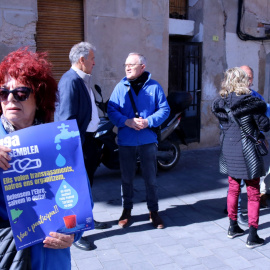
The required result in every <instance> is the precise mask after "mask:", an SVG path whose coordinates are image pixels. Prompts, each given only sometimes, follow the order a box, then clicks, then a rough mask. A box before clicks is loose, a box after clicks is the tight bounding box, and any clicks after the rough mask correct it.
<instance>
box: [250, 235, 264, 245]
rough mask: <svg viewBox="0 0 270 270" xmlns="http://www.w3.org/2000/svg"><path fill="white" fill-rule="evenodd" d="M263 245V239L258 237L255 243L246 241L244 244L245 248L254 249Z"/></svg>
mask: <svg viewBox="0 0 270 270" xmlns="http://www.w3.org/2000/svg"><path fill="white" fill-rule="evenodd" d="M263 244H264V239H262V238H260V237H259V236H258V238H257V239H256V241H253V242H252V241H249V240H248V239H247V243H246V247H247V248H255V247H260V246H262V245H263Z"/></svg>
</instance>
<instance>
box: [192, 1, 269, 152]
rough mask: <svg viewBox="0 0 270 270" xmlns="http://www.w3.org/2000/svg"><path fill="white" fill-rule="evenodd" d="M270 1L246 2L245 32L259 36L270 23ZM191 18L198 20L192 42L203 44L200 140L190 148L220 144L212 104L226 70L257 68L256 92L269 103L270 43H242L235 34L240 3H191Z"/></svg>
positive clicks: (254, 86) (243, 26)
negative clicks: (263, 24) (260, 26)
mask: <svg viewBox="0 0 270 270" xmlns="http://www.w3.org/2000/svg"><path fill="white" fill-rule="evenodd" d="M267 1H268V0H254V1H253V0H252V1H251V0H250V1H244V2H245V18H244V24H243V25H242V28H243V30H244V31H245V32H246V33H248V34H250V35H254V36H257V37H259V36H260V32H259V31H261V29H258V24H259V23H260V22H263V23H265V24H266V25H267V24H270V6H269V4H268V2H269V1H268V2H267ZM189 8H190V12H189V15H190V16H189V19H190V20H194V21H195V35H194V38H193V41H201V42H203V59H202V99H201V141H200V143H199V144H198V143H193V144H191V145H189V148H201V147H208V146H215V145H218V144H219V128H218V122H217V119H216V118H215V117H214V116H213V114H212V113H211V104H212V102H213V100H214V99H215V98H216V97H217V96H218V92H219V89H220V83H221V80H222V79H223V73H224V71H225V70H226V69H228V68H231V67H235V66H241V65H250V66H251V67H252V68H253V69H254V82H253V89H255V90H256V91H258V92H259V93H260V94H262V95H263V96H264V98H265V99H266V101H268V102H270V99H269V97H270V95H269V93H270V80H269V77H270V62H269V61H270V40H268V41H251V40H248V41H243V40H241V39H239V37H238V36H237V33H236V27H237V15H238V1H236V0H218V1H217V0H191V1H190V7H189Z"/></svg>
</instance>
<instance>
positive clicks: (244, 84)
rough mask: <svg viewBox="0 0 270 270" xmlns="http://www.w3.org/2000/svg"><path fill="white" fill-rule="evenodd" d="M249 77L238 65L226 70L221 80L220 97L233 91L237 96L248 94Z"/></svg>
mask: <svg viewBox="0 0 270 270" xmlns="http://www.w3.org/2000/svg"><path fill="white" fill-rule="evenodd" d="M248 86H249V78H248V75H247V74H246V72H245V71H243V70H242V69H241V68H239V67H234V68H230V69H228V70H226V72H225V73H224V79H223V81H222V82H221V90H220V92H219V94H220V95H221V96H222V97H227V96H228V95H229V94H230V93H233V92H235V94H236V95H237V96H240V95H248V94H250V93H251V91H250V90H249V87H248Z"/></svg>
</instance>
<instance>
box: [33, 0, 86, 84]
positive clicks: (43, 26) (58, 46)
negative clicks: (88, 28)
mask: <svg viewBox="0 0 270 270" xmlns="http://www.w3.org/2000/svg"><path fill="white" fill-rule="evenodd" d="M83 21H84V20H83V0H57V1H56V0H38V22H37V36H36V45H37V51H47V52H48V53H49V60H50V61H51V62H52V64H53V75H54V77H55V79H56V80H57V81H59V79H60V78H61V76H62V75H63V73H65V72H66V71H67V70H68V69H69V68H70V61H69V58H68V56H69V52H70V49H71V48H72V46H73V45H74V44H76V43H78V42H81V41H84V27H83Z"/></svg>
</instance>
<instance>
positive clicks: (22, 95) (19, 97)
mask: <svg viewBox="0 0 270 270" xmlns="http://www.w3.org/2000/svg"><path fill="white" fill-rule="evenodd" d="M32 92H33V90H32V89H31V88H29V87H25V86H20V87H17V88H15V89H13V90H8V89H6V88H5V87H0V102H3V101H7V99H8V96H9V94H10V93H12V94H13V96H14V98H15V99H16V101H25V100H27V99H28V98H29V96H30V94H31V93H32Z"/></svg>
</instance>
